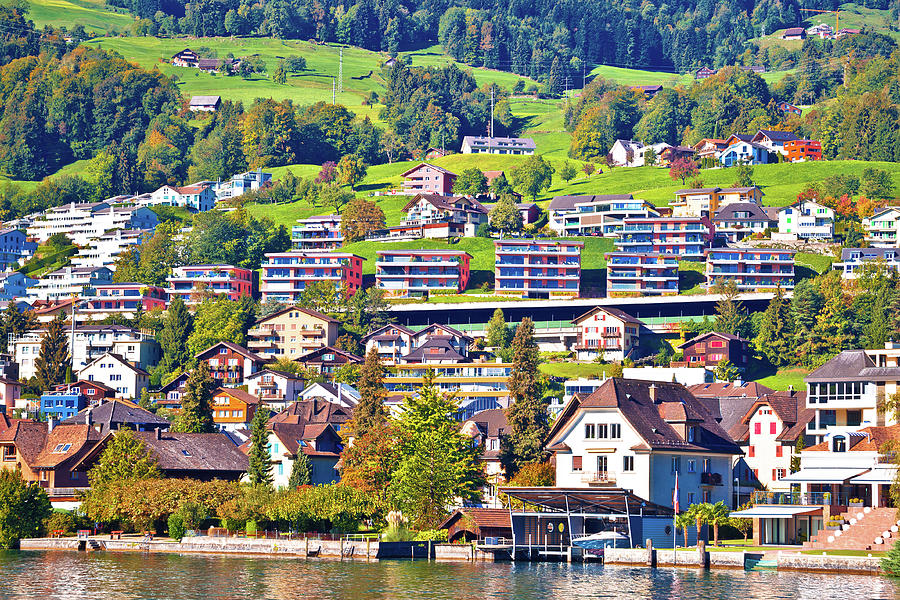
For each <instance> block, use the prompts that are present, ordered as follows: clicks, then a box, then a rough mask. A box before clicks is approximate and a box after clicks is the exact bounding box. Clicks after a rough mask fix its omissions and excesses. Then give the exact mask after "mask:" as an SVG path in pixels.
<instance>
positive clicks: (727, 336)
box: [678, 331, 749, 348]
mask: <svg viewBox="0 0 900 600" xmlns="http://www.w3.org/2000/svg"><path fill="white" fill-rule="evenodd" d="M709 337H718V338H721V339H723V340H728V341H730V342H743V343H745V344H747V343H749V342H748V341H747V340H745V339H743V338H740V337H738V336H736V335H731V334H730V333H722V332H719V331H709V332H707V333H703V334H700V335H698V336H696V337H693V338H691V339H689V340H688V341H686V342H684V343H683V344H679V345H678V348H687V347H688V346H692V345H694V344H696V343H697V342H700V341H703V340H705V339H706V338H709Z"/></svg>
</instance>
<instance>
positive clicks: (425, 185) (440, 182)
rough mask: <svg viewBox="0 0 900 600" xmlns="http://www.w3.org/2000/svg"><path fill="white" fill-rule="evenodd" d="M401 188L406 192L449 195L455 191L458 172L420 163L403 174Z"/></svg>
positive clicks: (409, 193)
mask: <svg viewBox="0 0 900 600" xmlns="http://www.w3.org/2000/svg"><path fill="white" fill-rule="evenodd" d="M401 177H403V183H401V184H400V185H401V188H402V190H403V193H404V194H407V195H410V196H414V195H416V194H437V195H439V196H448V195H450V194H452V193H453V184H454V183H456V173H453V172H452V171H448V170H447V169H445V168H443V167H438V166H435V165H431V164H428V163H419V164H418V165H416V166H415V167H413V168H412V169H410V170H408V171H406V172H405V173H403V174H402V175H401Z"/></svg>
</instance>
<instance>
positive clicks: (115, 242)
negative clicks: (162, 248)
mask: <svg viewBox="0 0 900 600" xmlns="http://www.w3.org/2000/svg"><path fill="white" fill-rule="evenodd" d="M151 234H152V231H151V230H149V229H115V230H113V231H110V232H108V233H104V234H103V235H101V236H99V237H97V238H94V239H92V240H91V241H90V242H88V247H87V248H81V249H80V250H78V254H76V255H75V256H73V257H72V265H73V266H75V267H93V268H97V267H109V268H110V269H111V270H113V271H114V270H115V263H116V259H117V258H118V257H119V255H120V254H122V252H124V251H125V250H127V249H128V248H130V247H132V246H137V245H139V244H140V243H141V242H142V241H143V239H144V236H145V235H151Z"/></svg>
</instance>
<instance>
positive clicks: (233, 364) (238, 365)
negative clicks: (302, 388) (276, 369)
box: [195, 342, 268, 386]
mask: <svg viewBox="0 0 900 600" xmlns="http://www.w3.org/2000/svg"><path fill="white" fill-rule="evenodd" d="M195 358H196V359H197V360H198V361H204V362H206V363H207V364H208V365H209V371H210V374H211V375H212V376H213V378H214V379H215V380H216V381H218V383H219V385H224V386H238V385H241V384H243V383H244V379H245V378H247V377H249V376H250V375H252V374H253V373H256V372H257V371H259V370H260V369H261V368H263V365H265V364H266V363H267V362H268V361H267V360H266V359H265V358H263V357H261V356H259V355H258V354H254V353H253V352H251V351H250V350H247V349H246V348H244V347H243V346H239V345H237V344H234V343H232V342H218V343H216V344H213V345H212V346H210V347H209V348H207V349H206V350H204V351H202V352H198V353H197V355H196V356H195Z"/></svg>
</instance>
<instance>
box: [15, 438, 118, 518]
mask: <svg viewBox="0 0 900 600" xmlns="http://www.w3.org/2000/svg"><path fill="white" fill-rule="evenodd" d="M104 437H105V436H104V434H101V433H100V432H99V431H97V430H96V429H94V428H93V427H92V426H91V425H89V424H87V423H84V424H77V423H72V424H67V425H63V424H59V425H57V426H56V427H53V428H52V429H50V431H49V433H47V437H46V438H45V439H44V446H43V448H42V449H41V451H40V453H39V454H38V455H37V456H36V457H34V459H33V461H32V463H31V465H30V466H31V469H32V471H34V472H35V473H36V474H37V477H38V479H37V480H38V482H39V483H40V486H41V487H42V488H44V489H45V490H46V491H47V494H48V495H49V496H50V498H51V500H56V501H57V502H60V501H69V502H74V501H75V500H76V498H77V494H78V492H79V491H81V490H85V489H87V488H88V487H90V483H89V482H88V478H87V472H85V471H82V470H80V469H79V468H78V464H79V462H80V461H81V459H82V458H84V457H85V456H87V454H89V453H90V452H91V451H93V450H94V448H95V447H96V446H97V445H98V444H99V443H100V441H101V440H102V439H104Z"/></svg>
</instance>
